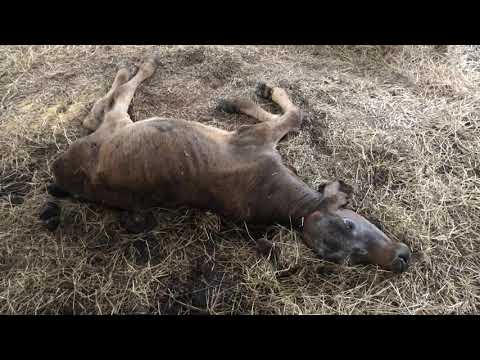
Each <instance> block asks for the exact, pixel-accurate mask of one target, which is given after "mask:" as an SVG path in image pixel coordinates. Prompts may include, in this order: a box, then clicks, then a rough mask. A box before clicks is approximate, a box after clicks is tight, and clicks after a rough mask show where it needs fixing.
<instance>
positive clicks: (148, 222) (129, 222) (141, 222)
mask: <svg viewBox="0 0 480 360" xmlns="http://www.w3.org/2000/svg"><path fill="white" fill-rule="evenodd" d="M120 224H121V225H122V227H123V228H124V229H125V230H127V232H129V233H130V234H140V233H142V232H147V231H150V230H152V229H153V228H154V227H155V226H156V225H157V224H156V221H155V217H154V216H153V214H152V213H147V214H140V213H132V212H129V211H124V212H122V213H121V215H120Z"/></svg>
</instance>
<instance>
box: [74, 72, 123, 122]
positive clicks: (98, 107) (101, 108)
mask: <svg viewBox="0 0 480 360" xmlns="http://www.w3.org/2000/svg"><path fill="white" fill-rule="evenodd" d="M131 73H132V70H131V69H129V67H128V66H127V65H126V64H121V65H120V69H119V70H118V72H117V75H116V76H115V79H114V81H113V84H112V87H111V88H110V90H109V91H108V93H107V94H106V95H105V96H104V97H102V98H101V99H100V100H98V101H97V102H95V104H94V105H93V107H92V110H91V111H90V114H89V115H88V116H87V117H86V118H85V120H83V126H84V127H86V128H87V129H89V130H92V131H95V130H97V129H98V127H99V126H100V125H101V124H102V121H103V118H104V116H105V113H106V112H107V111H108V110H109V109H110V108H111V106H112V100H113V94H114V92H115V90H117V88H118V87H119V86H121V85H123V84H125V83H126V82H127V81H128V80H129V79H130V76H131Z"/></svg>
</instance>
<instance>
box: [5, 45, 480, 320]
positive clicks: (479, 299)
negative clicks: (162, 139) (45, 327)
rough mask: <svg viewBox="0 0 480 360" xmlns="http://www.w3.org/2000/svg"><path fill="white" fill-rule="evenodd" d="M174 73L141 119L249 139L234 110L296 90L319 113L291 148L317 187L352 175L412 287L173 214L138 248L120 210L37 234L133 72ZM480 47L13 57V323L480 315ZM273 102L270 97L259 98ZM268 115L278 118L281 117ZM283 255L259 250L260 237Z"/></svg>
mask: <svg viewBox="0 0 480 360" xmlns="http://www.w3.org/2000/svg"><path fill="white" fill-rule="evenodd" d="M152 51H158V52H160V53H161V54H162V55H163V64H162V66H161V68H160V69H159V70H158V72H157V73H156V75H155V76H154V78H152V79H151V80H150V81H149V82H148V83H146V84H144V85H142V87H141V89H140V90H139V92H138V94H137V95H136V97H135V99H134V101H133V106H132V109H131V113H132V117H133V118H135V119H137V120H141V119H143V118H146V117H149V116H153V115H163V116H172V117H178V118H183V119H187V120H194V121H200V122H203V123H205V124H209V125H214V126H218V127H221V128H225V129H234V128H236V127H238V126H239V125H240V124H244V123H248V122H250V121H251V120H250V119H248V118H247V117H245V116H241V115H235V116H232V115H226V114H222V113H217V112H216V111H215V110H214V109H215V104H216V102H217V101H218V100H219V99H220V98H223V97H231V96H248V97H252V96H253V86H254V84H255V83H256V82H257V81H265V82H267V83H270V84H275V85H277V84H278V85H281V86H284V87H285V88H286V89H287V90H288V92H289V93H290V94H291V96H292V98H293V100H294V102H295V103H296V104H298V105H299V106H300V107H301V108H302V110H303V111H304V113H305V115H306V119H305V124H304V127H303V129H302V130H301V131H300V133H298V134H293V135H289V136H288V137H287V138H286V139H285V141H283V142H282V143H281V144H280V145H279V150H280V152H281V154H282V155H283V157H284V159H285V161H286V162H287V163H289V164H291V165H293V166H295V167H296V169H297V170H298V172H299V174H300V176H301V177H302V178H303V179H305V181H307V182H308V183H309V184H311V185H312V186H317V185H318V184H320V183H322V182H323V181H325V180H331V179H334V178H340V179H343V180H345V181H346V182H348V183H351V184H352V185H354V186H355V193H354V205H355V207H356V208H357V209H358V211H359V212H361V213H363V214H365V215H367V216H368V217H369V218H370V219H372V221H374V222H375V223H377V224H378V225H379V226H380V227H381V228H382V229H383V230H384V231H385V232H386V233H387V234H388V235H390V236H391V237H392V238H394V239H398V240H402V241H404V242H406V243H407V244H408V245H410V246H411V248H412V249H413V263H412V265H411V267H410V269H409V271H408V272H407V273H404V274H401V275H393V274H391V273H388V272H385V271H381V270H379V269H377V268H375V267H373V266H365V267H345V266H340V265H334V264H330V263H327V262H324V261H321V260H320V259H318V258H316V257H315V255H314V254H313V253H312V252H311V251H310V250H309V249H307V248H306V246H304V245H303V243H302V242H301V240H300V235H299V234H298V233H297V232H295V231H293V230H291V229H288V228H283V227H280V226H272V227H270V228H267V229H262V228H251V227H246V226H245V224H231V223H226V222H225V220H224V219H221V218H220V217H218V216H217V215H215V214H212V213H205V212H200V211H196V210H192V209H177V210H166V209H157V211H156V212H155V215H156V217H157V220H158V223H159V225H158V226H157V227H156V228H155V229H154V230H152V231H151V232H149V233H147V234H141V235H128V234H126V233H125V232H124V230H123V229H121V228H120V226H119V224H118V221H117V216H118V214H117V213H116V212H115V211H112V210H109V209H105V208H101V207H98V206H95V205H91V204H85V203H75V202H71V201H65V202H63V204H62V209H63V212H62V219H61V221H62V223H61V227H60V228H59V230H58V231H57V232H56V233H55V234H51V233H48V232H47V231H46V230H45V229H44V228H43V227H42V226H41V224H40V223H39V221H38V220H37V214H38V210H39V208H40V207H41V206H42V205H43V203H44V201H45V200H46V198H47V196H46V191H45V184H46V183H47V182H48V181H49V180H50V178H51V171H50V164H51V163H52V161H53V160H54V159H55V157H56V156H57V154H58V153H59V152H60V151H62V150H65V149H66V148H67V146H68V144H69V143H71V142H72V141H75V139H78V138H79V137H81V136H84V135H85V134H86V132H85V131H84V130H83V129H82V128H81V120H82V119H83V117H84V116H85V114H86V113H87V112H88V110H89V108H90V106H91V105H92V103H93V102H94V101H95V100H96V99H98V98H99V97H100V96H102V95H103V94H104V93H105V92H106V91H107V89H108V87H109V86H110V84H111V82H112V80H113V77H114V74H115V71H116V64H117V63H119V62H121V61H125V60H129V61H133V62H140V61H141V60H142V58H143V57H144V55H145V54H147V53H150V52H152ZM479 85H480V47H477V46H450V47H449V48H448V51H447V52H446V53H442V54H438V53H436V52H435V50H434V49H432V47H428V46H402V47H399V48H397V49H395V51H394V53H393V55H391V56H388V57H386V56H384V53H383V52H382V49H381V47H378V46H160V47H159V46H155V47H146V46H2V47H0V154H1V161H0V312H1V313H3V314H70V313H73V314H92V313H94V314H117V313H121V314H123V313H159V314H193V313H209V314H451V313H455V314H459V313H461V314H473V313H478V311H479V308H480V306H479V304H480V291H479V289H480V254H479V249H480V244H479V238H480V180H479V179H480V151H479V144H480V119H479V114H480V112H479V110H480V101H479V100H480V98H479V94H480V93H479V91H478V89H479ZM257 101H259V100H257ZM262 105H264V106H265V107H266V108H267V109H269V110H272V111H275V112H276V111H278V109H276V108H275V107H273V106H272V105H271V104H264V103H262ZM262 237H264V238H267V239H268V240H270V241H273V242H274V244H275V246H274V249H273V250H272V251H266V252H265V251H260V250H259V249H258V248H257V247H256V245H255V241H254V240H256V239H258V238H262Z"/></svg>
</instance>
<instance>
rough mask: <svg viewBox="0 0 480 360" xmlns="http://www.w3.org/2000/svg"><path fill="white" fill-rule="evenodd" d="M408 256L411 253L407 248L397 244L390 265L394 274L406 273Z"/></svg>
mask: <svg viewBox="0 0 480 360" xmlns="http://www.w3.org/2000/svg"><path fill="white" fill-rule="evenodd" d="M410 256H411V252H410V249H409V248H408V246H407V245H405V244H402V243H400V244H398V246H397V248H396V249H395V253H394V257H393V261H392V264H391V269H392V271H393V272H396V273H402V272H404V271H406V270H407V269H408V264H409V262H410Z"/></svg>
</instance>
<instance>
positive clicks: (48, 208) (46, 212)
mask: <svg viewBox="0 0 480 360" xmlns="http://www.w3.org/2000/svg"><path fill="white" fill-rule="evenodd" d="M56 216H60V207H59V206H58V205H57V204H56V203H54V202H52V201H49V202H47V203H46V204H45V205H44V206H43V208H42V210H41V211H40V215H39V218H40V220H42V221H46V220H48V219H50V218H52V217H56Z"/></svg>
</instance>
